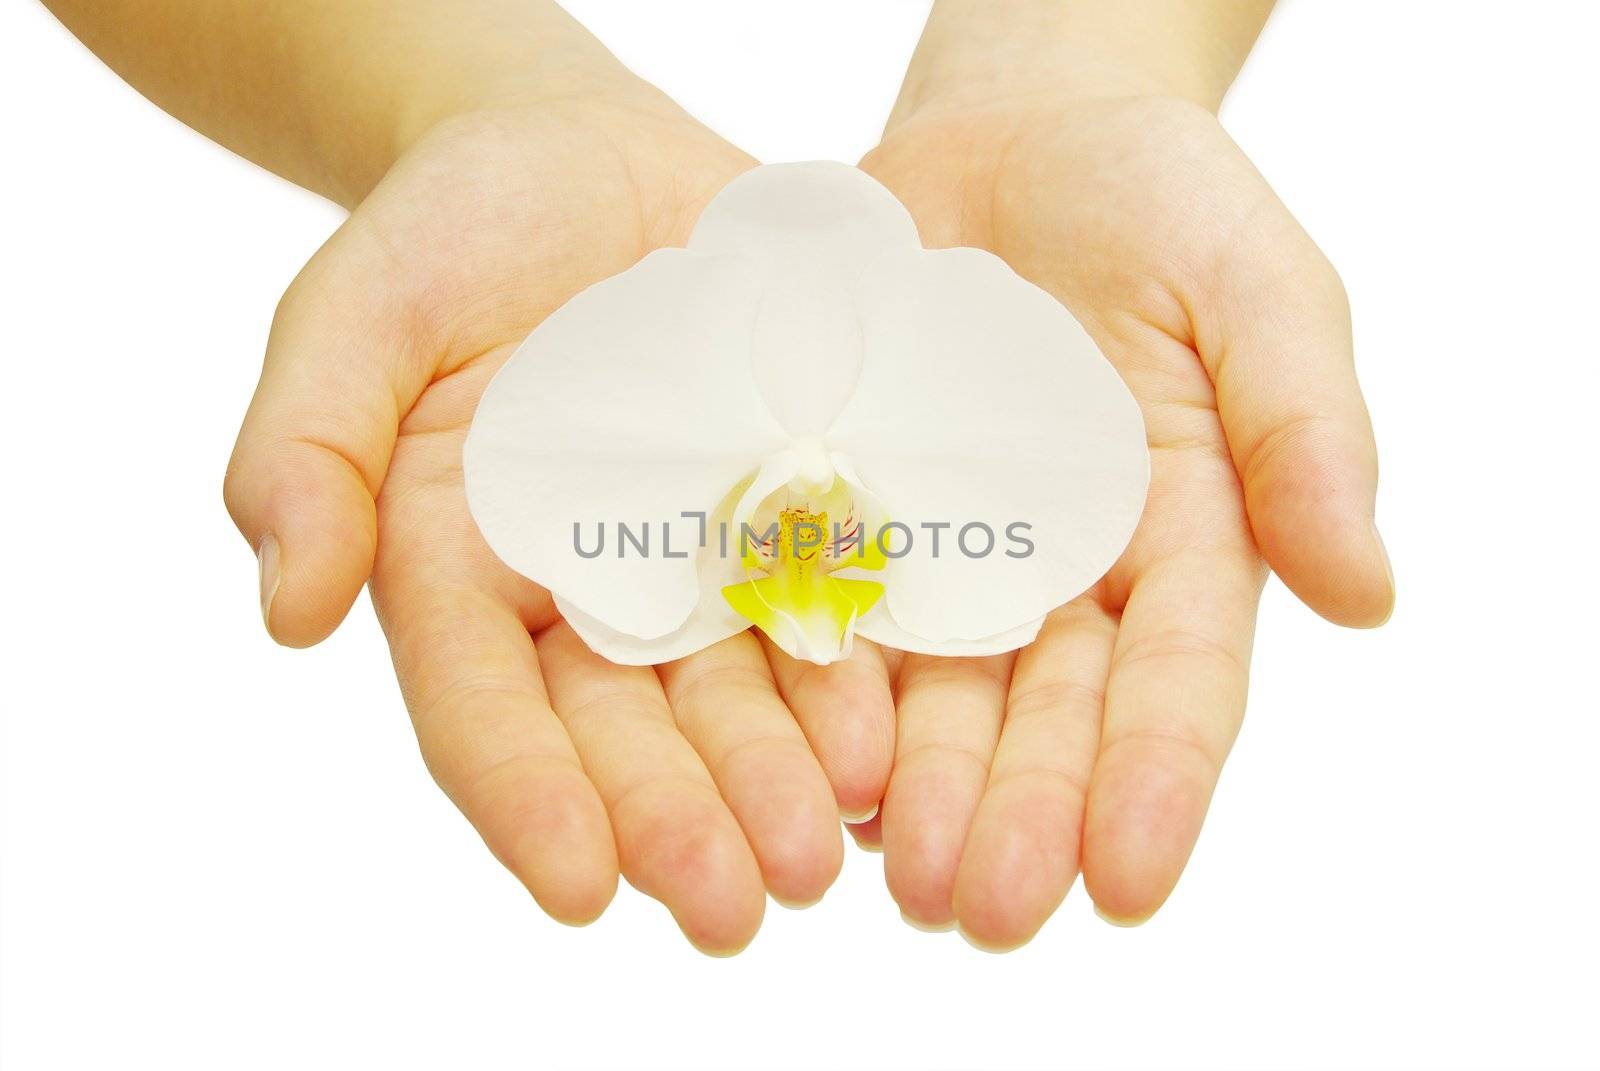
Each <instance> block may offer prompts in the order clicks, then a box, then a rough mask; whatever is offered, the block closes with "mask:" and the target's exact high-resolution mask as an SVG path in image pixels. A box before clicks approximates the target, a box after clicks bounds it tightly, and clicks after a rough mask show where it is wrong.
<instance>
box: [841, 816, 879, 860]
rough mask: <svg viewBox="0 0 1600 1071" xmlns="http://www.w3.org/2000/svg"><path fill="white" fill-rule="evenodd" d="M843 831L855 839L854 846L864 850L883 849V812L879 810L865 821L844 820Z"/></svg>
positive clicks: (874, 850) (877, 850) (875, 850)
mask: <svg viewBox="0 0 1600 1071" xmlns="http://www.w3.org/2000/svg"><path fill="white" fill-rule="evenodd" d="M844 828H845V832H847V833H849V834H850V836H851V838H852V839H854V840H855V842H856V847H857V848H860V849H861V850H862V851H864V852H882V851H883V812H882V811H879V812H878V813H877V814H875V815H873V816H872V817H871V818H869V819H867V820H866V821H865V822H846V823H845V827H844Z"/></svg>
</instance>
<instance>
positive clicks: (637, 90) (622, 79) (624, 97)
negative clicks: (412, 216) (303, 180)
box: [320, 0, 683, 205]
mask: <svg viewBox="0 0 1600 1071" xmlns="http://www.w3.org/2000/svg"><path fill="white" fill-rule="evenodd" d="M401 7H403V8H404V9H405V10H406V11H407V12H408V13H409V14H410V17H409V18H408V19H407V20H406V21H405V22H404V23H401V24H399V25H395V23H396V22H397V21H398V20H396V19H395V17H394V12H395V9H394V8H390V9H389V10H388V12H387V13H384V12H380V13H378V16H377V17H378V19H379V20H380V21H387V22H388V23H389V25H386V26H385V27H383V28H381V29H374V30H372V38H373V39H372V41H371V44H370V47H368V48H366V49H364V50H363V51H364V52H365V53H366V54H368V55H374V56H377V57H380V58H379V59H378V60H376V61H375V63H376V65H377V69H376V70H362V71H357V72H353V73H352V75H351V76H350V77H351V79H352V81H353V82H355V83H356V84H360V85H362V87H363V90H364V95H365V96H366V97H367V99H368V100H373V99H375V100H376V101H377V103H378V104H379V108H378V110H377V111H376V112H375V113H372V114H371V118H372V123H371V126H370V128H369V130H368V131H367V132H366V133H365V134H364V136H361V137H350V136H349V134H348V131H349V128H348V126H347V125H346V124H345V119H346V117H345V116H344V115H342V114H339V113H337V112H336V113H335V114H334V116H333V118H334V122H332V123H331V124H328V126H327V128H326V129H325V130H324V131H323V132H322V135H321V138H320V140H321V142H322V146H323V158H324V160H325V162H326V165H327V168H328V171H329V173H330V174H331V175H333V176H335V184H336V187H337V194H338V196H337V199H338V200H340V201H341V202H344V203H346V204H352V205H353V204H354V203H355V202H357V201H359V200H361V199H362V198H363V197H364V196H365V194H366V193H367V192H368V191H369V190H370V189H371V188H372V186H374V185H375V184H376V183H377V181H378V180H379V179H380V178H382V177H383V175H384V174H385V173H387V171H388V170H389V169H390V168H391V167H392V166H393V165H394V163H395V162H396V161H397V160H398V159H399V158H400V157H401V156H403V155H404V154H405V153H406V152H407V151H408V150H409V149H411V147H412V146H414V145H415V144H417V143H418V142H419V141H421V140H422V139H423V138H424V137H425V136H427V135H428V134H429V132H430V131H432V130H434V129H435V128H437V127H440V126H441V125H446V124H448V123H449V122H450V121H451V120H454V119H457V118H460V117H463V116H469V115H473V114H483V113H489V112H530V111H536V110H543V109H551V110H554V109H558V108H559V109H560V110H562V111H564V112H569V113H570V112H574V111H583V110H584V109H590V108H592V109H593V111H594V113H595V116H596V118H595V120H594V122H595V123H596V124H598V125H603V124H604V122H605V121H606V119H605V117H606V116H615V115H619V114H622V113H623V112H633V113H649V114H655V115H659V116H668V115H671V116H675V117H681V116H682V115H683V113H682V111H681V110H680V109H678V108H677V106H676V105H675V104H673V103H672V102H671V101H670V100H669V99H668V98H667V97H666V96H665V95H664V94H662V93H661V92H660V91H659V90H656V89H655V88H654V87H653V86H651V85H649V84H648V83H646V82H644V81H642V80H641V79H639V78H638V77H636V76H635V75H634V74H633V73H632V72H630V71H629V70H627V68H625V67H624V66H622V64H621V63H620V62H618V61H617V59H616V58H615V57H614V56H612V55H611V53H610V52H608V51H607V50H606V49H605V47H604V46H603V45H601V44H600V43H599V42H598V41H597V40H595V38H594V37H592V36H591V35H589V33H588V32H587V31H585V30H584V29H583V27H582V26H580V25H579V24H578V23H577V22H576V21H574V20H573V19H572V18H571V17H570V16H568V15H567V14H566V12H564V11H562V10H561V8H559V7H558V6H557V5H555V4H554V3H547V2H544V0H472V3H470V4H466V3H463V4H453V5H445V7H446V9H447V10H445V11H443V12H441V11H440V10H439V8H438V7H436V6H435V5H401Z"/></svg>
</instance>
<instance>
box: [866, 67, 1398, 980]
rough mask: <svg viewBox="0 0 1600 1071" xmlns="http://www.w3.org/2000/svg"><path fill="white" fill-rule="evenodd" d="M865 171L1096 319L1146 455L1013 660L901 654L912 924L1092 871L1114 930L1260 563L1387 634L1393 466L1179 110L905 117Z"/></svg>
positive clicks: (1115, 108) (1282, 238) (1240, 709)
mask: <svg viewBox="0 0 1600 1071" xmlns="http://www.w3.org/2000/svg"><path fill="white" fill-rule="evenodd" d="M863 166H864V167H865V168H866V169H867V170H868V171H869V172H871V173H872V174H873V175H874V176H876V177H877V178H878V179H879V180H880V181H882V182H884V183H885V184H886V185H887V186H888V187H889V188H890V189H891V190H893V191H894V192H895V193H896V194H897V195H898V196H899V197H900V199H901V200H902V201H904V202H905V203H906V204H907V206H908V207H909V208H910V209H911V211H912V214H913V215H914V216H915V217H916V219H917V222H918V225H919V227H920V229H921V231H922V237H923V241H924V243H925V244H927V245H929V246H952V245H971V246H979V247H982V248H986V249H989V250H991V251H992V252H994V253H996V254H997V255H999V256H1000V257H1002V258H1003V259H1005V260H1006V261H1007V262H1008V263H1009V264H1010V265H1011V266H1012V267H1013V268H1014V269H1015V270H1016V271H1017V272H1019V273H1020V274H1021V275H1023V276H1024V277H1026V278H1027V279H1029V280H1031V281H1033V282H1034V283H1036V284H1037V285H1039V286H1041V287H1043V288H1044V289H1045V290H1047V291H1049V292H1050V293H1051V294H1053V295H1054V296H1055V297H1056V298H1057V299H1059V300H1060V301H1061V302H1062V303H1063V304H1065V305H1066V306H1067V307H1068V308H1069V309H1070V310H1071V311H1072V312H1073V313H1074V314H1075V315H1076V316H1077V317H1078V319H1079V320H1081V321H1082V322H1083V324H1084V325H1085V327H1087V328H1088V330H1089V332H1090V334H1091V335H1092V336H1093V337H1094V339H1095V341H1096V342H1097V343H1098V344H1099V346H1100V348H1101V349H1102V350H1103V351H1104V353H1105V354H1106V356H1107V357H1108V358H1109V359H1110V360H1111V362H1112V363H1113V364H1114V365H1115V366H1116V368H1117V369H1118V371H1119V372H1120V373H1121V374H1122V376H1123V378H1124V379H1125V380H1126V381H1127V383H1128V386H1129V387H1130V388H1131V390H1132V391H1133V393H1134V395H1135V397H1136V398H1137V399H1138V401H1139V403H1140V406H1141V409H1142V410H1143V413H1144V419H1145V423H1146V429H1147V434H1148V440H1149V446H1150V453H1151V485H1150V494H1149V500H1148V503H1147V505H1146V508H1145V513H1144V516H1143V518H1142V520H1141V522H1140V525H1139V528H1138V531H1137V532H1136V534H1135V536H1134V538H1133V541H1132V543H1131V544H1130V546H1129V547H1128V549H1127V551H1126V553H1124V555H1123V556H1122V558H1121V560H1120V561H1119V562H1118V563H1117V564H1116V566H1115V567H1114V568H1113V569H1112V570H1111V572H1110V573H1109V574H1108V575H1107V576H1106V578H1105V579H1104V580H1103V581H1102V582H1101V583H1100V584H1099V585H1097V586H1096V587H1095V588H1094V589H1093V590H1091V591H1089V592H1087V593H1086V594H1084V595H1083V596H1081V597H1080V598H1078V599H1076V600H1075V601H1074V602H1072V603H1071V604H1069V605H1068V606H1065V607H1063V608H1062V609H1060V610H1059V611H1057V612H1056V613H1055V614H1053V615H1051V617H1050V618H1049V619H1048V621H1047V623H1046V625H1045V627H1044V629H1043V631H1042V632H1041V633H1040V635H1039V637H1038V639H1037V640H1036V641H1035V642H1034V643H1033V644H1032V645H1031V646H1029V647H1027V648H1026V649H1024V650H1023V651H1021V652H1020V653H1018V654H1016V655H1014V656H1002V657H994V658H986V659H933V658H925V657H920V656H908V657H907V658H906V659H905V661H904V664H903V665H902V666H901V668H900V670H899V675H898V680H897V701H898V741H897V748H896V756H895V765H894V772H893V775H892V778H891V781H890V784H889V788H888V792H887V796H886V798H885V800H884V803H883V809H882V816H881V823H876V824H874V825H872V826H868V827H863V828H862V829H860V830H858V831H857V835H858V837H859V838H862V839H865V840H868V841H871V840H875V839H877V838H878V837H881V843H882V847H883V850H884V852H885V868H886V875H887V879H888V883H889V887H890V890H891V892H892V893H893V895H894V896H895V898H896V900H897V901H898V902H899V903H900V905H901V908H902V910H903V911H904V912H905V914H906V916H907V918H908V919H909V920H911V921H913V922H915V923H918V924H920V925H924V926H933V927H943V926H948V925H951V924H955V923H959V925H960V926H961V927H962V929H963V931H964V932H965V933H966V934H967V935H968V937H969V938H970V939H971V940H973V941H974V943H977V944H980V945H984V946H989V947H997V948H998V947H1010V946H1014V945H1016V944H1019V943H1021V942H1023V941H1025V940H1027V939H1028V938H1029V937H1031V936H1032V935H1033V933H1034V932H1035V931H1036V930H1037V929H1038V928H1039V926H1040V925H1041V924H1042V923H1043V922H1044V920H1045V919H1046V918H1047V917H1048V916H1049V914H1050V913H1051V912H1052V911H1053V910H1054V909H1055V908H1056V906H1057V905H1058V904H1059V903H1060V902H1061V900H1062V898H1063V897H1064V896H1065V895H1066V892H1067V890H1068V888H1069V887H1070V886H1071V884H1072V882H1073V881H1074V880H1075V878H1076V875H1077V874H1078V872H1079V871H1080V869H1081V871H1082V874H1083V877H1084V883H1085V885H1086V886H1087V888H1088V891H1089V894H1090V895H1091V896H1092V897H1093V899H1094V901H1095V904H1096V906H1097V908H1098V909H1099V911H1100V912H1101V913H1102V914H1103V915H1104V916H1106V917H1108V918H1109V919H1111V920H1113V921H1123V922H1132V921H1138V920H1142V919H1144V918H1146V917H1148V916H1149V915H1150V914H1152V913H1153V912H1154V911H1155V910H1156V909H1157V908H1158V907H1160V905H1161V904H1162V903H1163V902H1164V900H1165V899H1166V898H1167V896H1168V894H1169V893H1170V892H1171V890H1172V888H1173V886H1174V885H1175V883H1176V882H1177V880H1178V876H1179V873H1180V872H1181V870H1182V869H1183V867H1184V865H1185V863H1186V861H1187V860H1188V857H1189V854H1190V851H1191V849H1192V848H1193V846H1194V843H1195V839H1196V837H1197V836H1198V835H1199V832H1200V826H1201V822H1202V820H1203V818H1204V815H1205V811H1206V808H1207V806H1208V804H1209V801H1210V798H1211V795H1212V791H1213V789H1214V787H1215V785H1216V782H1217V778H1218V775H1219V773H1220V771H1221V767H1222V763H1223V760H1224V758H1225V757H1226V755H1227V753H1228V750H1229V748H1230V746H1231V744H1232V742H1233V740H1234V737H1235V734H1236V733H1237V731H1238V729H1239V724H1240V720H1241V718H1242V716H1243V713H1244V705H1245V685H1246V677H1247V673H1248V668H1249V663H1250V648H1251V642H1252V636H1253V631H1254V626H1255V614H1256V606H1257V602H1258V599H1259V596H1260V592H1261V589H1262V584H1263V582H1264V580H1265V576H1266V568H1267V566H1268V565H1270V567H1271V568H1272V569H1273V570H1275V571H1276V572H1277V573H1278V574H1279V576H1280V577H1282V579H1283V580H1284V582H1285V583H1286V584H1287V585H1288V586H1289V587H1290V588H1291V589H1292V590H1293V591H1294V592H1295V593H1296V594H1297V595H1298V596H1299V597H1300V598H1301V599H1302V600H1304V601H1305V602H1306V603H1307V604H1308V605H1309V606H1310V607H1312V608H1313V609H1314V610H1316V611H1317V612H1319V613H1321V614H1322V615H1323V616H1325V617H1327V618H1328V619H1330V620H1332V621H1335V622H1338V623H1340V624H1344V625H1351V626H1358V627H1365V626H1372V625H1377V624H1380V623H1382V622H1383V621H1384V620H1385V619H1386V618H1387V617H1388V615H1389V612H1390V608H1391V605H1392V602H1393V598H1394V586H1393V579H1392V576H1391V574H1390V571H1389V566H1388V561H1387V558H1386V555H1385V552H1384V549H1383V545H1382V543H1381V541H1380V539H1379V537H1378V533H1377V529H1376V527H1375V526H1374V524H1373V499H1374V493H1375V490H1376V483H1377V454H1376V449H1375V447H1374V443H1373V438H1372V431H1371V427H1370V424H1369V421H1368V417H1367V411H1366V408H1365V406H1364V404H1363V402H1362V398H1361V393H1360V390H1359V388H1358V387H1357V384H1356V378H1355V373H1354V370H1353V365H1352V356H1351V335H1350V318H1349V310H1348V306H1347V303H1346V299H1345V294H1344V291H1343V288H1342V286H1341V284H1340V281H1339V279H1338V277H1337V275H1336V274H1335V273H1334V270H1333V269H1332V267H1331V266H1330V265H1329V264H1328V262H1327V260H1326V259H1325V258H1324V257H1323V256H1322V254H1321V253H1320V252H1319V251H1318V249H1317V248H1316V246H1315V245H1314V244H1313V243H1312V242H1311V240H1310V239H1309V238H1308V237H1307V236H1306V234H1305V233H1304V232H1303V231H1302V230H1301V229H1300V227H1299V226H1298V225H1297V224H1296V223H1295V221H1294V219H1293V218H1292V217H1291V216H1290V215H1289V213H1288V211H1287V210H1286V209H1285V208H1284V206H1283V205H1282V204H1281V203H1280V202H1279V201H1278V199H1277V198H1276V197H1275V196H1274V195H1273V193H1272V191H1271V190H1270V189H1269V188H1268V186H1267V184H1266V182H1265V181H1264V180H1263V179H1262V178H1261V176H1260V175H1259V174H1258V173H1257V172H1256V171H1255V169H1254V168H1253V167H1252V166H1251V165H1250V163H1249V161H1248V160H1247V159H1246V158H1245V157H1244V155H1243V154H1242V153H1241V152H1240V151H1239V149H1238V148H1237V147H1236V146H1235V145H1234V143H1233V142H1232V141H1231V140H1230V139H1229V138H1228V136H1227V135H1226V134H1225V133H1224V132H1223V130H1222V128H1221V126H1220V125H1219V124H1218V123H1217V121H1216V119H1215V118H1214V117H1213V116H1212V115H1211V114H1210V113H1209V112H1207V111H1206V110H1204V109H1203V108H1200V107H1198V106H1196V105H1193V104H1189V103H1186V102H1183V101H1180V100H1176V99H1165V98H1154V97H1152V98H1143V97H1137V98H1124V99H1102V100H1073V99H1053V98H1051V97H1050V96H1049V95H1043V96H1040V95H1031V96H1027V97H1024V98H1019V99H1017V100H1012V101H1002V102H1000V103H997V104H993V105H985V104H981V103H970V102H969V103H965V104H963V105H962V106H960V107H952V108H950V109H947V110H939V111H930V112H926V113H918V114H913V115H911V116H910V117H908V118H906V119H905V120H904V121H903V122H900V123H899V124H898V125H897V126H895V127H894V128H893V129H892V130H891V132H890V133H889V134H888V135H887V136H886V137H885V139H884V141H883V143H882V144H881V146H880V147H879V148H877V149H876V150H874V152H872V153H871V154H870V155H869V157H868V158H867V159H866V160H865V161H864V162H863Z"/></svg>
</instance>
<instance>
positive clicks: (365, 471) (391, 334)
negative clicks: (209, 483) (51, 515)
mask: <svg viewBox="0 0 1600 1071" xmlns="http://www.w3.org/2000/svg"><path fill="white" fill-rule="evenodd" d="M397 280H398V272H397V271H396V270H395V269H394V266H393V262H392V260H391V258H390V255H389V254H388V253H387V252H386V251H385V250H384V248H383V246H382V245H381V243H380V242H378V241H377V240H375V239H374V238H372V237H371V236H369V235H365V234H363V233H362V232H361V230H360V229H359V226H358V225H357V224H355V222H354V221H353V220H352V221H350V222H347V223H346V224H345V226H344V227H342V228H341V229H340V230H339V231H338V232H337V233H335V235H334V236H333V238H332V239H330V240H329V242H328V244H327V245H325V246H323V248H322V249H321V250H319V251H318V252H317V254H316V256H314V257H312V259H311V261H310V263H308V264H307V265H306V267H305V269H304V270H303V271H301V273H300V275H299V276H298V277H297V278H296V279H295V281H294V282H293V283H292V284H291V285H290V287H289V290H288V292H287V293H285V294H284V297H283V300H282V301H281V302H280V303H279V305H278V310H277V314H276V316H275V317H274V318H273V324H272V333H271V336H270V338H269V340H268V343H267V356H266V361H265V363H264V365H263V368H262V372H261V380H260V383H259V384H258V385H257V387H256V393H255V397H254V398H253V399H252V400H251V403H250V408H249V410H248V412H246V414H245V418H244V426H243V427H242V428H241V429H240V432H239V439H238V442H237V443H236V445H235V446H234V450H233V457H232V459H231V460H230V461H229V464H228V473H227V477H226V479H225V480H224V482H223V498H224V500H225V502H226V503H227V507H228V512H229V514H231V515H232V517H233V520H234V523H235V524H237V525H238V526H239V531H240V532H241V533H243V535H244V537H245V539H246V540H247V541H248V542H249V544H250V546H251V547H252V548H254V549H255V551H256V553H257V556H258V558H259V564H260V581H261V612H262V617H263V619H264V621H265V622H266V626H267V631H268V632H269V633H271V634H272V637H273V638H274V639H275V640H277V641H278V642H279V643H282V644H286V645H288V646H291V647H308V646H310V645H311V644H314V643H317V642H319V641H321V640H322V639H324V638H325V637H327V635H328V634H329V633H330V632H332V631H333V630H334V628H335V627H336V626H337V625H338V624H339V622H340V621H341V620H343V619H344V616H345V614H346V613H347V612H348V611H349V609H350V606H351V604H352V603H353V602H354V601H355V598H356V596H357V595H358V594H359V593H360V591H361V588H362V585H364V584H365V583H366V581H367V576H368V575H369V574H370V573H371V571H372V560H373V554H374V553H375V551H376V548H377V515H376V508H375V504H374V500H375V498H376V495H377V492H378V489H379V487H381V486H382V484H383V477H384V473H385V472H386V471H387V470H388V467H389V458H390V455H391V454H392V452H393V450H394V444H395V436H396V434H397V430H398V427H399V421H400V417H401V415H402V414H403V413H404V412H405V411H406V410H407V409H408V408H409V407H410V405H411V404H412V402H414V401H415V400H416V397H417V395H418V394H419V393H420V392H421V390H422V388H423V387H424V386H425V385H426V382H427V371H426V369H424V368H423V367H422V365H421V363H420V362H418V361H416V360H414V353H413V351H414V350H415V349H416V343H415V339H414V336H413V335H412V333H411V332H410V331H409V325H410V324H412V323H414V322H415V319H416V318H415V316H413V315H411V314H410V303H409V302H408V301H407V299H406V297H405V294H404V291H403V289H402V288H401V287H400V286H399V285H396V282H397Z"/></svg>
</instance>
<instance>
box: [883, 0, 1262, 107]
mask: <svg viewBox="0 0 1600 1071" xmlns="http://www.w3.org/2000/svg"><path fill="white" fill-rule="evenodd" d="M1270 7H1271V3H1270V0H1227V2H1224V3H1212V2H1208V0H1128V2H1126V3H1102V2H1095V0H1013V2H1011V3H1008V4H1006V5H1005V8H1004V12H1003V15H1004V17H1003V18H1002V17H999V16H998V15H997V13H996V10H995V5H993V4H992V3H990V2H988V0H937V2H936V3H935V5H934V8H933V13H932V14H931V15H930V17H929V19H928V25H927V28H926V29H925V31H924V33H923V35H922V39H921V40H920V41H919V42H918V45H917V50H916V54H915V55H914V56H913V58H912V62H911V65H910V67H909V69H908V70H907V74H906V80H905V84H904V85H903V86H902V88H901V92H900V97H899V99H898V100H897V101H896V103H895V107H894V111H893V114H892V115H891V116H890V120H889V124H888V125H889V128H890V129H891V130H892V129H893V128H894V127H896V126H898V125H900V124H901V123H903V122H905V121H906V120H908V119H910V118H912V117H914V116H923V115H929V114H937V113H947V112H954V111H962V110H971V109H986V108H992V107H997V106H1019V105H1025V104H1026V103H1027V102H1028V101H1030V100H1036V99H1037V100H1049V101H1052V102H1059V101H1063V100H1094V99H1105V98H1115V97H1135V96H1164V97H1174V98H1178V99H1182V100H1188V101H1191V102H1193V103H1195V104H1198V105H1200V106H1202V107H1204V108H1206V109H1207V110H1210V111H1213V112H1214V111H1216V109H1217V107H1218V106H1219V105H1220V103H1221V101H1222V98H1223V95H1224V94H1225V93H1226V92H1227V89H1228V86H1229V85H1230V84H1232V81H1233V78H1234V76H1235V75H1236V74H1237V73H1238V69H1239V66H1240V64H1241V63H1242V62H1243V61H1244V57H1245V55H1246V54H1248V52H1249V49H1250V45H1251V44H1252V43H1254V40H1255V37H1256V34H1257V33H1258V32H1259V30H1260V27H1261V24H1262V22H1263V21H1264V20H1265V18H1266V13H1267V11H1268V10H1269V9H1270Z"/></svg>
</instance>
